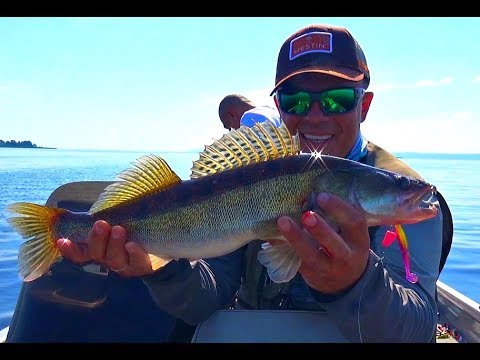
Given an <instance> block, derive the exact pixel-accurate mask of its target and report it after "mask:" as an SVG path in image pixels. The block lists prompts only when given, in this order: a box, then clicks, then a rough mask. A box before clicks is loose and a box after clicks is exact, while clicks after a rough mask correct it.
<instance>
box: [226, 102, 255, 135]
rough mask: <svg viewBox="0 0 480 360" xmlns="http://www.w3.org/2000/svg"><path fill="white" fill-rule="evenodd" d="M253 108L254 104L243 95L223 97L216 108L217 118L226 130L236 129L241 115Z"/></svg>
mask: <svg viewBox="0 0 480 360" xmlns="http://www.w3.org/2000/svg"><path fill="white" fill-rule="evenodd" d="M254 107H255V104H254V103H253V102H252V101H251V100H249V99H247V98H246V97H245V96H243V95H238V94H230V95H227V96H225V97H224V98H223V99H222V101H220V104H219V106H218V116H219V117H220V120H221V122H222V124H223V127H224V128H225V129H227V130H231V129H238V128H239V127H240V118H241V117H242V115H243V114H244V113H245V112H246V111H248V110H250V109H253V108H254Z"/></svg>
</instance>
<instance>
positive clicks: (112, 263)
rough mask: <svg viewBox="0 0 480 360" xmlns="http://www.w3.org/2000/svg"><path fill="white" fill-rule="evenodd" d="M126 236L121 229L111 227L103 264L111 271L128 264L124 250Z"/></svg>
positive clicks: (119, 227)
mask: <svg viewBox="0 0 480 360" xmlns="http://www.w3.org/2000/svg"><path fill="white" fill-rule="evenodd" d="M126 235H127V234H126V232H125V229H124V228H123V227H121V226H114V227H112V231H111V232H110V240H109V242H108V246H107V249H106V251H105V264H106V265H107V266H108V267H109V268H111V269H122V268H123V267H124V266H125V265H127V264H128V254H127V251H126V250H125V242H126Z"/></svg>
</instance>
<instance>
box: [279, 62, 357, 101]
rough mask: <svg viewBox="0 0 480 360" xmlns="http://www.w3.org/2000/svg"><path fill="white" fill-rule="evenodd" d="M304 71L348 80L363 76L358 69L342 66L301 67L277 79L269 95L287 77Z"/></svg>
mask: <svg viewBox="0 0 480 360" xmlns="http://www.w3.org/2000/svg"><path fill="white" fill-rule="evenodd" d="M305 73H320V74H326V75H332V76H335V77H339V78H342V79H345V80H350V81H361V80H363V78H364V77H365V75H364V74H363V73H362V72H360V71H357V70H353V69H349V68H344V67H330V68H328V69H319V68H315V69H302V70H298V71H295V72H293V73H291V74H288V75H287V76H285V77H284V78H282V79H281V80H280V81H278V82H277V83H276V84H275V87H274V88H273V90H272V92H271V93H270V96H272V95H273V93H274V92H275V91H277V89H278V87H279V86H280V85H282V84H283V83H284V82H285V81H287V80H288V79H291V78H292V77H294V76H296V75H299V74H305Z"/></svg>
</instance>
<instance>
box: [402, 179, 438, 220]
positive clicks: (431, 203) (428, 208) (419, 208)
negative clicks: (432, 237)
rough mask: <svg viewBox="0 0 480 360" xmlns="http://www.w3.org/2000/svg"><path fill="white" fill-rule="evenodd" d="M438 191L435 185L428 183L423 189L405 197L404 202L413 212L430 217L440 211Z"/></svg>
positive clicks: (425, 217) (422, 216)
mask: <svg viewBox="0 0 480 360" xmlns="http://www.w3.org/2000/svg"><path fill="white" fill-rule="evenodd" d="M436 193H437V188H436V187H435V186H434V185H427V186H425V187H424V188H423V189H421V191H419V192H417V193H414V194H412V195H411V196H409V197H407V198H406V199H404V200H403V203H404V205H405V208H407V209H409V210H410V212H411V213H414V214H417V215H418V217H419V218H421V219H428V218H431V217H434V216H435V215H437V213H438V209H439V206H440V204H439V202H438V199H437V197H436V196H435V195H436Z"/></svg>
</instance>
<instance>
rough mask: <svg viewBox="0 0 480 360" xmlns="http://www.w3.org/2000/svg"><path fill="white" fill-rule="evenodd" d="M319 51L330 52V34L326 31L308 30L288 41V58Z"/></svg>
mask: <svg viewBox="0 0 480 360" xmlns="http://www.w3.org/2000/svg"><path fill="white" fill-rule="evenodd" d="M315 52H321V53H331V52H332V34H331V33H327V32H310V33H307V34H303V35H301V36H299V37H296V38H295V39H293V40H292V41H290V54H289V58H290V60H293V59H295V58H297V57H299V56H302V55H306V54H310V53H315Z"/></svg>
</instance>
